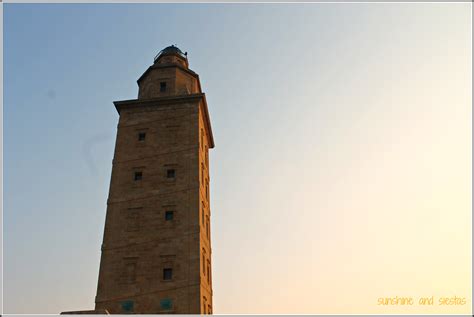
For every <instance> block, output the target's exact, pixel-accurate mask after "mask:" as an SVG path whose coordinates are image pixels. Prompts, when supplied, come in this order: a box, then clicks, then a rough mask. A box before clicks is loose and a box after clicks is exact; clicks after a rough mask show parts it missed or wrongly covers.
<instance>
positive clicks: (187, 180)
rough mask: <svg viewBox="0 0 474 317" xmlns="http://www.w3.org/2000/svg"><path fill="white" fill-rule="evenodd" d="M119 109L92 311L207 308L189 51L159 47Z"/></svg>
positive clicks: (195, 82)
mask: <svg viewBox="0 0 474 317" xmlns="http://www.w3.org/2000/svg"><path fill="white" fill-rule="evenodd" d="M138 87H139V89H138V99H132V100H123V101H116V102H114V104H115V107H116V109H117V111H118V113H119V115H120V119H119V123H118V128H117V139H116V144H115V153H114V159H113V163H112V176H111V181H110V192H109V197H108V200H107V215H106V220H105V228H104V237H103V244H102V255H101V261H100V270H99V282H98V286H97V296H96V299H95V304H96V306H95V309H96V311H104V310H107V311H108V312H109V313H111V314H125V313H135V314H159V313H169V314H171V313H178V314H210V313H212V274H211V271H212V269H211V254H212V251H211V234H210V216H211V212H210V206H209V195H210V192H209V181H210V180H209V154H208V151H209V149H212V148H213V147H214V141H213V137H212V130H211V122H210V119H209V113H208V109H207V103H206V97H205V95H204V93H202V90H201V85H200V82H199V76H198V75H197V74H196V73H195V72H193V71H192V70H190V69H189V68H188V59H187V54H186V53H185V54H183V52H182V51H181V50H180V49H179V48H177V47H176V46H169V47H167V48H165V49H164V50H162V51H161V52H160V53H158V55H157V56H156V57H155V59H154V63H153V65H152V66H150V67H149V68H148V69H147V70H146V71H145V73H144V74H143V75H142V76H141V77H140V78H139V79H138Z"/></svg>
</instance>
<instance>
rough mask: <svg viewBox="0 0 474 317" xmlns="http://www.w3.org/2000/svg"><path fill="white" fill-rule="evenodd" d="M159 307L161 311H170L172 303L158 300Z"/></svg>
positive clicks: (168, 300)
mask: <svg viewBox="0 0 474 317" xmlns="http://www.w3.org/2000/svg"><path fill="white" fill-rule="evenodd" d="M160 307H161V309H166V310H169V309H172V308H173V301H172V300H171V299H169V298H165V299H162V300H160Z"/></svg>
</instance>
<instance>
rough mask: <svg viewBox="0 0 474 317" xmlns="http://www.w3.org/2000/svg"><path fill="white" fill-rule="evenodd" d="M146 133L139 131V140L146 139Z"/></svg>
mask: <svg viewBox="0 0 474 317" xmlns="http://www.w3.org/2000/svg"><path fill="white" fill-rule="evenodd" d="M145 137H146V133H145V132H140V133H138V141H145Z"/></svg>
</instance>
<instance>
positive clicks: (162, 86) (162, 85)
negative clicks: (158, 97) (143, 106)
mask: <svg viewBox="0 0 474 317" xmlns="http://www.w3.org/2000/svg"><path fill="white" fill-rule="evenodd" d="M164 91H166V81H162V82H161V83H160V92H164Z"/></svg>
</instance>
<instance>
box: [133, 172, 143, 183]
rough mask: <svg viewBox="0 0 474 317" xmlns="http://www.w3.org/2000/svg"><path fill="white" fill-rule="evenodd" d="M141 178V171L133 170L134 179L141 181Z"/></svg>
mask: <svg viewBox="0 0 474 317" xmlns="http://www.w3.org/2000/svg"><path fill="white" fill-rule="evenodd" d="M142 178H143V173H142V172H135V174H134V180H136V181H141V180H142Z"/></svg>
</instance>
